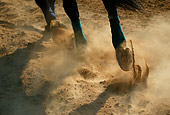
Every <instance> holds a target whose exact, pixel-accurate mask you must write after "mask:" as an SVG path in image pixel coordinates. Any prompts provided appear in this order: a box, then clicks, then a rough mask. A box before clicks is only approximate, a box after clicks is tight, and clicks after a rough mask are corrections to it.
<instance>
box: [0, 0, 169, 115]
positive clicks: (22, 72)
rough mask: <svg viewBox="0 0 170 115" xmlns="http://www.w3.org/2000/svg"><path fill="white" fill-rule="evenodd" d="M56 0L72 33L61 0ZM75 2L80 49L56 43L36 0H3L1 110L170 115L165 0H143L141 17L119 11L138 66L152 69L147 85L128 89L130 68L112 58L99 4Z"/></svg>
mask: <svg viewBox="0 0 170 115" xmlns="http://www.w3.org/2000/svg"><path fill="white" fill-rule="evenodd" d="M56 5H57V7H56V14H57V17H58V19H59V20H60V21H61V22H63V23H64V24H65V25H66V26H67V27H68V28H69V29H70V32H72V29H71V26H70V20H69V18H68V17H67V15H66V14H65V12H64V10H63V7H62V2H61V0H60V1H57V2H56ZM78 5H79V10H80V16H81V22H82V26H83V30H84V32H85V34H86V36H87V39H88V41H89V45H88V47H87V49H86V50H85V51H84V52H78V51H75V50H73V49H72V48H71V49H70V48H69V49H68V48H61V47H57V46H58V45H56V44H55V43H54V42H53V40H52V39H51V34H50V33H48V32H45V31H44V26H45V20H44V17H43V15H42V12H41V11H40V9H39V8H38V7H37V6H36V4H35V2H34V0H22V1H21V0H0V115H67V114H69V115H95V114H97V115H170V82H169V81H170V76H169V74H170V73H169V70H170V61H169V60H170V52H169V51H170V48H169V45H170V42H169V37H170V33H169V32H170V2H169V0H145V2H143V6H144V10H145V11H144V13H143V14H142V13H134V12H131V11H126V10H123V9H119V10H118V11H119V14H120V20H121V25H122V29H123V31H124V33H125V36H126V38H127V40H128V44H129V40H132V41H133V45H134V50H135V57H136V59H137V60H139V61H137V63H139V64H144V60H145V61H146V63H147V64H148V65H149V68H150V74H149V78H148V80H147V87H145V88H144V87H143V85H141V84H138V85H137V86H136V87H133V88H132V89H131V90H130V91H129V90H128V89H127V88H128V87H129V85H130V84H129V81H130V80H131V79H132V78H133V71H130V72H123V71H122V70H121V69H120V68H119V66H118V64H117V62H116V59H115V51H114V49H113V47H112V44H111V34H110V28H109V23H108V19H107V13H106V11H105V9H104V6H103V5H102V2H101V1H98V0H93V1H90V0H78ZM63 44H64V43H63ZM141 66H142V65H141ZM142 72H143V70H142ZM106 81H109V82H107V83H109V84H111V85H108V84H107V83H106Z"/></svg>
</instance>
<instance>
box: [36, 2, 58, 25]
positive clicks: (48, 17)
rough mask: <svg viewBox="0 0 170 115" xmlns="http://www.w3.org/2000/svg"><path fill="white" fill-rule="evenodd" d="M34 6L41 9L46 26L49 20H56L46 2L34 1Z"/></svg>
mask: <svg viewBox="0 0 170 115" xmlns="http://www.w3.org/2000/svg"><path fill="white" fill-rule="evenodd" d="M35 2H36V4H37V5H38V6H39V7H40V8H41V10H42V12H43V14H44V16H45V20H46V22H47V25H50V22H51V20H56V15H55V13H54V12H53V10H52V9H51V7H50V4H49V2H48V1H47V0H35Z"/></svg>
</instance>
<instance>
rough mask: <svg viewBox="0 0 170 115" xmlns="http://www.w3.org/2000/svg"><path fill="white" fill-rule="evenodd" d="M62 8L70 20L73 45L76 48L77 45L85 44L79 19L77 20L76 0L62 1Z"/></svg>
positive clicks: (85, 40)
mask: <svg viewBox="0 0 170 115" xmlns="http://www.w3.org/2000/svg"><path fill="white" fill-rule="evenodd" d="M63 7H64V10H65V12H66V14H67V15H68V17H69V18H70V20H71V23H72V27H73V31H74V35H75V43H76V46H77V47H78V46H79V45H84V44H87V39H86V37H85V35H84V33H83V30H82V26H81V22H80V18H79V11H78V7H77V2H76V0H63Z"/></svg>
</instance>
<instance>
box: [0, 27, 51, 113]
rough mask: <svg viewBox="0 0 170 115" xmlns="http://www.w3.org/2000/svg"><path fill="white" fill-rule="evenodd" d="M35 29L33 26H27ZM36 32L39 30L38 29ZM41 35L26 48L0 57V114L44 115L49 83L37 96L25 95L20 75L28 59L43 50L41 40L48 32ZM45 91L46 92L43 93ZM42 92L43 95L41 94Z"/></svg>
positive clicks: (47, 36)
mask: <svg viewBox="0 0 170 115" xmlns="http://www.w3.org/2000/svg"><path fill="white" fill-rule="evenodd" d="M29 29H33V30H35V31H36V29H35V28H34V27H32V28H31V27H29ZM37 32H41V31H40V30H38V31H37ZM41 34H43V37H42V38H41V39H40V40H38V41H36V42H34V43H30V44H28V47H27V48H23V49H17V50H16V51H15V52H14V53H13V54H10V55H5V56H3V57H1V58H0V115H44V114H45V112H44V108H43V104H42V103H43V102H44V100H45V98H46V95H44V94H48V87H49V84H48V83H45V84H44V86H43V87H42V88H41V89H42V91H40V94H38V95H37V96H26V95H25V93H24V91H23V89H22V85H21V79H20V76H21V74H22V72H23V70H24V69H25V68H26V65H27V63H28V62H29V60H30V59H36V58H37V55H36V54H35V53H34V52H36V51H37V50H38V51H40V52H41V51H44V50H45V49H46V48H45V47H43V46H42V45H41V43H42V41H45V40H48V39H49V38H50V36H51V34H50V33H49V32H41ZM44 92H46V93H44ZM42 94H43V95H42Z"/></svg>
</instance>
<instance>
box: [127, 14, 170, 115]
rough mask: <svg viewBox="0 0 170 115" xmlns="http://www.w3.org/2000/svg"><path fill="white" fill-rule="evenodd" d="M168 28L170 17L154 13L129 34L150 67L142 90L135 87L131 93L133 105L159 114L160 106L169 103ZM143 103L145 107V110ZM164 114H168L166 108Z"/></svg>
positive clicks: (169, 34)
mask: <svg viewBox="0 0 170 115" xmlns="http://www.w3.org/2000/svg"><path fill="white" fill-rule="evenodd" d="M169 32H170V21H169V19H165V18H163V17H160V16H156V17H154V18H153V19H152V20H151V21H150V24H149V25H148V26H147V27H146V28H143V29H141V30H140V31H139V32H137V33H134V34H131V35H130V36H129V38H132V39H133V40H135V41H136V43H137V44H135V47H136V53H137V54H139V55H142V56H143V57H144V58H145V60H147V63H148V65H149V67H150V70H151V71H150V75H149V78H148V87H147V89H146V90H144V91H142V92H138V91H137V90H136V92H135V93H132V98H131V101H132V105H133V106H135V107H136V108H138V109H139V110H141V112H145V111H147V113H148V114H160V113H161V111H160V110H161V109H162V108H167V109H168V108H169V107H168V106H165V104H169V103H170V101H169V100H167V99H168V98H170V83H169V81H170V75H169V70H170V47H169V46H170V41H169V37H170V33H169ZM139 47H140V48H141V49H140V48H139ZM138 48H139V49H138ZM141 104H142V105H141ZM142 107H147V110H144V109H143V108H142ZM142 109H143V110H142ZM136 110H137V109H136ZM136 110H134V109H132V110H131V112H132V113H134V112H135V111H136ZM153 111H154V112H153ZM163 114H165V113H163ZM166 114H169V112H167V113H166Z"/></svg>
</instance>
